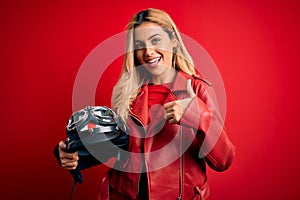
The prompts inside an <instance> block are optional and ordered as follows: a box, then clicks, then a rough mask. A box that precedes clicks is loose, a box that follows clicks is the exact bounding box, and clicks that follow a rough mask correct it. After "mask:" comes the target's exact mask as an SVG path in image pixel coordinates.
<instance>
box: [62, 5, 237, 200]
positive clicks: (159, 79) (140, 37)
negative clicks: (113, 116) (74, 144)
mask: <svg viewBox="0 0 300 200" xmlns="http://www.w3.org/2000/svg"><path fill="white" fill-rule="evenodd" d="M112 105H113V109H114V110H115V111H116V113H117V114H118V115H119V116H120V118H121V119H123V121H124V122H125V123H126V125H127V126H128V129H129V133H128V134H129V147H128V151H125V152H124V151H123V152H122V153H121V159H118V160H117V162H116V164H115V167H114V168H113V169H111V170H110V172H109V173H108V174H107V175H106V176H105V177H104V179H103V181H102V183H101V185H100V191H99V199H113V200H119V199H120V200H121V199H122V200H123V199H154V200H157V199H207V197H208V195H209V188H208V184H207V177H206V164H207V165H208V166H209V167H211V168H212V169H214V170H216V171H224V170H226V169H227V168H228V167H229V166H230V165H231V163H232V161H233V158H234V156H235V147H234V146H233V144H232V143H231V142H230V140H229V139H228V137H227V135H226V133H225V131H224V130H223V126H222V122H221V120H220V117H219V115H218V112H217V110H216V107H217V106H216V104H215V103H214V101H213V98H212V95H211V86H210V85H209V84H208V83H207V82H206V81H204V80H203V79H202V78H201V76H200V75H199V74H198V73H196V72H195V68H194V66H193V62H192V59H191V57H190V56H189V54H188V52H187V50H186V48H185V46H184V45H183V42H182V40H181V37H180V35H179V32H178V30H177V28H176V26H175V24H174V22H173V21H172V19H171V18H170V16H169V15H168V14H167V13H165V12H163V11H161V10H157V9H147V10H144V11H141V12H139V13H137V14H136V15H135V16H134V17H133V18H132V20H131V21H130V23H129V25H128V33H127V52H126V54H125V60H124V65H123V69H122V73H121V77H120V79H119V81H118V83H117V84H116V86H115V88H114V91H113V95H112ZM64 149H65V144H64V143H63V142H62V141H61V142H60V143H59V156H60V161H61V165H62V167H64V168H65V169H68V170H71V169H75V168H76V166H77V164H78V159H79V158H78V154H77V153H66V152H64Z"/></svg>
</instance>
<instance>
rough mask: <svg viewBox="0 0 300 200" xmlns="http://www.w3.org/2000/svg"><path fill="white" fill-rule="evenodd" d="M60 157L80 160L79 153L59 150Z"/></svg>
mask: <svg viewBox="0 0 300 200" xmlns="http://www.w3.org/2000/svg"><path fill="white" fill-rule="evenodd" d="M59 157H60V159H68V160H79V157H78V152H75V153H66V152H64V151H63V150H59Z"/></svg>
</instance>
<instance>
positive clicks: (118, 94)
mask: <svg viewBox="0 0 300 200" xmlns="http://www.w3.org/2000/svg"><path fill="white" fill-rule="evenodd" d="M143 22H152V23H156V24H158V25H160V26H161V27H162V28H163V30H164V31H166V32H167V34H168V35H169V37H170V39H173V40H175V42H176V44H177V45H176V47H175V49H174V50H173V66H172V67H174V68H176V69H177V70H182V71H183V72H185V73H187V74H190V75H192V74H195V68H194V64H193V61H192V58H191V56H190V54H189V53H188V51H187V50H186V48H185V46H184V44H183V41H182V39H181V36H180V34H179V32H178V30H177V28H176V25H175V23H174V22H173V20H172V19H171V17H170V16H169V15H168V14H167V13H166V12H164V11H162V10H158V9H154V8H149V9H147V10H143V11H141V12H139V13H137V14H136V15H134V16H133V18H132V19H131V20H130V22H129V24H128V25H127V39H126V43H127V44H126V53H125V56H124V63H123V68H122V72H121V76H120V79H119V81H118V82H117V84H116V85H115V87H114V89H113V93H112V107H113V110H115V112H116V113H117V114H118V115H119V116H120V117H121V119H122V120H123V121H124V122H126V121H127V118H128V111H129V107H130V105H131V103H132V102H133V101H134V100H135V98H136V96H137V94H138V91H139V89H140V87H141V86H142V85H143V83H144V81H145V79H147V78H148V77H147V74H148V73H147V72H146V71H145V69H144V68H143V67H137V66H139V64H138V63H137V61H136V58H135V53H134V29H135V28H136V27H137V26H139V25H140V24H142V23H143Z"/></svg>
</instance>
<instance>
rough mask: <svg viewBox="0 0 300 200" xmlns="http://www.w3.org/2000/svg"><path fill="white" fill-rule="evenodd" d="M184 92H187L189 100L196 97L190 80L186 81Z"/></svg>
mask: <svg viewBox="0 0 300 200" xmlns="http://www.w3.org/2000/svg"><path fill="white" fill-rule="evenodd" d="M186 91H187V94H188V97H189V98H193V97H194V96H196V94H195V92H194V90H193V87H192V80H191V79H189V80H187V82H186Z"/></svg>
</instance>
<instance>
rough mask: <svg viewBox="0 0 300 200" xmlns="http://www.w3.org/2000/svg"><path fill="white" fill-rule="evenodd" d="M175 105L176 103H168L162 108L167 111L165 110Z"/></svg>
mask: <svg viewBox="0 0 300 200" xmlns="http://www.w3.org/2000/svg"><path fill="white" fill-rule="evenodd" d="M175 103H176V101H171V102H168V103H166V104H165V105H164V108H165V109H166V110H167V109H169V108H171V107H172V106H174V104H175Z"/></svg>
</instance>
